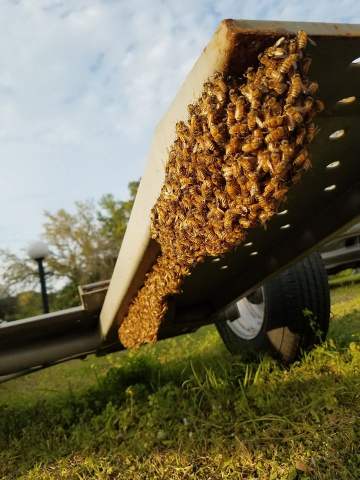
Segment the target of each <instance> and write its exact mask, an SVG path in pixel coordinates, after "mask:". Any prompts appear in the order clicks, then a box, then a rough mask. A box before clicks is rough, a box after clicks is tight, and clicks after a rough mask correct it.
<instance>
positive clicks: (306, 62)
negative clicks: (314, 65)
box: [302, 55, 311, 74]
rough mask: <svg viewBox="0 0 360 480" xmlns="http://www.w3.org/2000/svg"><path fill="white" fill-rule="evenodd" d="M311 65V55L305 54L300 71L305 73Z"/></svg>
mask: <svg viewBox="0 0 360 480" xmlns="http://www.w3.org/2000/svg"><path fill="white" fill-rule="evenodd" d="M310 65H311V57H310V55H306V57H305V58H304V61H303V64H302V71H303V73H305V74H306V73H307V72H308V70H309V68H310Z"/></svg>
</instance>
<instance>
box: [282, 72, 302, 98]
mask: <svg viewBox="0 0 360 480" xmlns="http://www.w3.org/2000/svg"><path fill="white" fill-rule="evenodd" d="M300 93H301V78H300V75H299V74H298V73H296V74H295V75H293V76H292V78H291V86H290V88H289V91H288V96H287V98H286V103H293V101H294V100H295V99H296V98H297V97H298V96H299V95H300Z"/></svg>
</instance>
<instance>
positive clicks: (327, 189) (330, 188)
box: [324, 185, 336, 192]
mask: <svg viewBox="0 0 360 480" xmlns="http://www.w3.org/2000/svg"><path fill="white" fill-rule="evenodd" d="M335 188H336V185H329V186H328V187H326V188H324V190H325V192H331V190H335Z"/></svg>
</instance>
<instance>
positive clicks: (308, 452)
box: [0, 285, 360, 480]
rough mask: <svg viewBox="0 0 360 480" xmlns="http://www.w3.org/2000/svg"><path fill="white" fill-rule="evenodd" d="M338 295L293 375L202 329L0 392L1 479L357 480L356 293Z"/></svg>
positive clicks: (359, 334) (356, 288) (359, 299)
mask: <svg viewBox="0 0 360 480" xmlns="http://www.w3.org/2000/svg"><path fill="white" fill-rule="evenodd" d="M331 293H332V321H331V328H330V332H329V337H328V341H327V343H326V344H325V345H322V346H321V347H318V348H317V349H316V350H314V351H313V352H311V353H309V354H307V355H306V356H305V358H304V359H303V360H302V361H301V362H297V363H296V364H295V365H293V366H292V367H291V368H290V369H285V368H284V367H281V366H279V365H277V364H276V363H275V362H274V361H273V360H271V359H270V358H268V357H263V358H260V359H259V360H258V361H256V362H253V363H250V364H248V363H246V362H245V359H244V358H243V357H241V356H236V357H233V356H230V354H228V353H227V351H226V350H225V348H224V346H223V345H222V342H221V340H220V338H219V336H218V334H217V332H216V330H215V329H214V328H213V327H206V328H203V329H201V330H199V331H198V332H197V333H196V334H193V335H188V336H183V337H181V338H177V339H169V340H167V341H163V342H160V343H159V344H158V345H151V346H146V347H144V348H142V349H141V350H140V351H138V352H122V353H118V354H113V355H111V356H108V357H105V358H99V359H97V358H95V357H89V359H88V360H86V361H73V362H69V363H67V364H63V365H58V366H56V367H53V368H50V369H48V370H44V371H41V372H38V373H35V374H32V375H30V376H28V377H23V378H20V379H17V380H14V381H12V382H9V383H6V384H3V385H0V479H4V480H5V479H6V480H12V479H28V480H42V479H49V480H50V479H54V480H55V479H66V480H72V479H74V480H75V479H76V480H85V479H86V480H87V479H99V480H100V479H101V480H104V479H109V480H110V479H134V480H140V479H174V480H177V479H241V478H244V479H245V478H246V479H284V480H285V479H286V480H291V479H292V480H294V479H352V478H353V479H358V478H360V420H359V419H360V328H359V316H360V285H351V286H348V287H341V288H337V289H334V290H332V292H331ZM306 466H308V467H310V468H311V469H313V470H312V471H311V472H305V471H304V469H305V470H306ZM296 467H297V468H296Z"/></svg>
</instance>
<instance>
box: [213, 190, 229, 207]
mask: <svg viewBox="0 0 360 480" xmlns="http://www.w3.org/2000/svg"><path fill="white" fill-rule="evenodd" d="M215 197H216V199H217V201H218V202H219V204H220V206H221V207H222V208H228V196H227V195H226V193H224V192H222V191H221V190H215Z"/></svg>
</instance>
